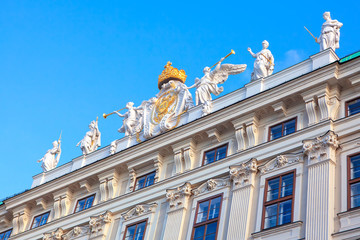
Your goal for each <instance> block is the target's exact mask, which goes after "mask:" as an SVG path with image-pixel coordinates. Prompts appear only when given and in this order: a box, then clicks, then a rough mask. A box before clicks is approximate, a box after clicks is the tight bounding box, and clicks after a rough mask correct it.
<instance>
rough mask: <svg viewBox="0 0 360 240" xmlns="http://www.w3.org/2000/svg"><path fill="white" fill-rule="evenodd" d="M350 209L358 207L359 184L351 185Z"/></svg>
mask: <svg viewBox="0 0 360 240" xmlns="http://www.w3.org/2000/svg"><path fill="white" fill-rule="evenodd" d="M350 187H351V190H350V191H351V193H350V194H351V207H352V208H354V207H359V206H360V182H358V183H354V184H351V186H350Z"/></svg>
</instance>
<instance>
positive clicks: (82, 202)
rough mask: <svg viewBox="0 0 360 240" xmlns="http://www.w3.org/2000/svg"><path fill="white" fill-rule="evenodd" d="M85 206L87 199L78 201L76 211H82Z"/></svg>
mask: <svg viewBox="0 0 360 240" xmlns="http://www.w3.org/2000/svg"><path fill="white" fill-rule="evenodd" d="M84 206H85V199H83V200H80V201H78V205H77V209H76V212H79V211H82V210H83V209H84Z"/></svg>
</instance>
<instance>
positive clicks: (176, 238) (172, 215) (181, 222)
mask: <svg viewBox="0 0 360 240" xmlns="http://www.w3.org/2000/svg"><path fill="white" fill-rule="evenodd" d="M190 195H191V184H190V183H189V182H186V183H185V184H184V185H182V186H180V187H177V188H172V189H167V190H166V198H167V200H168V201H169V210H168V212H167V220H166V225H165V231H164V237H163V239H166V240H182V239H185V237H186V231H185V230H186V229H187V226H186V223H187V221H186V220H187V216H186V214H187V212H188V211H187V210H188V204H189V197H190Z"/></svg>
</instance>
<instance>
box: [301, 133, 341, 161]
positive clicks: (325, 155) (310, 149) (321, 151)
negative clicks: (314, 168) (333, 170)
mask: <svg viewBox="0 0 360 240" xmlns="http://www.w3.org/2000/svg"><path fill="white" fill-rule="evenodd" d="M338 148H339V142H338V140H337V135H336V134H335V133H334V132H333V131H328V132H327V133H325V134H324V135H322V136H320V137H316V138H314V139H309V140H304V141H303V151H304V154H305V155H307V159H308V164H313V163H317V162H321V161H323V160H332V161H334V162H335V159H336V158H335V154H336V149H338Z"/></svg>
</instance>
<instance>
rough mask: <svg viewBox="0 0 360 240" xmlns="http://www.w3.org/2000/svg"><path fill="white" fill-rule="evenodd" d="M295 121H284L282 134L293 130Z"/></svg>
mask: <svg viewBox="0 0 360 240" xmlns="http://www.w3.org/2000/svg"><path fill="white" fill-rule="evenodd" d="M295 123H296V120H295V119H293V120H290V121H288V122H285V123H284V134H283V136H285V135H288V134H290V133H294V132H295Z"/></svg>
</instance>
